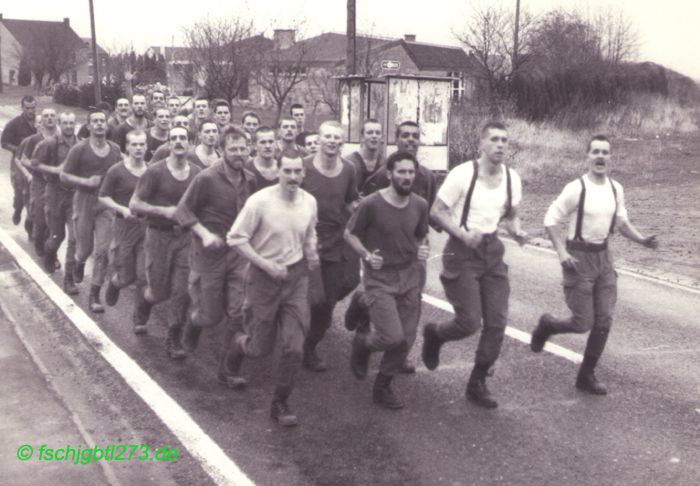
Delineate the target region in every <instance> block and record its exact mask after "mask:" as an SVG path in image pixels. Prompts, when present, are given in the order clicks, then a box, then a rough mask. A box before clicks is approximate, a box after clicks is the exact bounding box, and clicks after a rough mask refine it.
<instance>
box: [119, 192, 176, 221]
mask: <svg viewBox="0 0 700 486" xmlns="http://www.w3.org/2000/svg"><path fill="white" fill-rule="evenodd" d="M129 209H131V210H132V211H134V212H135V213H139V214H147V215H151V216H162V217H164V218H168V219H172V220H173V221H174V220H175V210H176V209H177V206H154V205H152V204H149V203H147V202H146V201H144V200H143V199H141V198H139V196H138V194H136V193H135V192H134V195H133V196H131V200H130V201H129Z"/></svg>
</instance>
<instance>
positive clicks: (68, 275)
mask: <svg viewBox="0 0 700 486" xmlns="http://www.w3.org/2000/svg"><path fill="white" fill-rule="evenodd" d="M58 126H59V133H58V134H57V135H55V136H53V137H50V138H47V139H46V140H44V141H43V142H40V143H39V145H37V147H36V151H35V154H34V155H35V157H34V159H33V162H34V168H35V169H36V170H37V171H39V172H42V173H43V174H44V177H45V178H46V190H45V203H44V212H45V213H46V225H47V228H48V233H47V239H46V243H45V244H44V250H45V254H44V268H45V269H46V271H48V272H53V271H54V270H55V269H56V267H57V266H58V265H57V253H58V249H59V248H60V247H61V243H63V240H64V239H66V236H67V237H68V244H67V247H66V262H65V263H66V266H65V271H64V278H63V290H64V292H66V293H67V294H68V295H77V294H78V288H77V287H76V286H75V283H74V282H73V268H74V267H75V233H74V230H73V189H72V188H71V187H69V186H67V185H66V184H62V183H61V181H60V180H59V174H60V173H61V166H62V165H63V163H64V161H65V160H66V156H67V155H68V151H69V150H70V149H71V148H72V147H73V146H74V145H75V144H76V143H78V139H77V137H76V136H75V114H74V113H61V114H60V115H59V117H58Z"/></svg>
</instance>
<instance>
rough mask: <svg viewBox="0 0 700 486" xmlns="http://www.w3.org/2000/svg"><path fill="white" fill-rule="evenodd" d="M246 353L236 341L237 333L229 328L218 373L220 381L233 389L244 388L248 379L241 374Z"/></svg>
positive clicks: (225, 334) (226, 332)
mask: <svg viewBox="0 0 700 486" xmlns="http://www.w3.org/2000/svg"><path fill="white" fill-rule="evenodd" d="M243 358H244V354H243V352H242V350H241V349H240V346H239V345H238V343H237V341H236V333H234V331H233V330H231V329H227V330H226V331H225V333H224V345H223V350H222V353H221V359H220V360H219V371H218V372H217V374H216V377H217V379H218V380H219V383H221V384H222V385H226V386H227V387H229V388H231V389H233V390H243V389H244V388H245V387H246V386H247V385H248V380H246V379H245V378H244V377H243V376H241V365H242V364H243Z"/></svg>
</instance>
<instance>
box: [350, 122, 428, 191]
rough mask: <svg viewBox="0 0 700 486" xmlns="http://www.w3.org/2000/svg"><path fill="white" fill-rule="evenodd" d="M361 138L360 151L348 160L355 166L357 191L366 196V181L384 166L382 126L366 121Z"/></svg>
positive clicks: (378, 123) (352, 154)
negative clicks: (364, 187)
mask: <svg viewBox="0 0 700 486" xmlns="http://www.w3.org/2000/svg"><path fill="white" fill-rule="evenodd" d="M360 136H361V137H362V138H361V140H360V150H358V151H356V152H353V153H351V154H350V155H348V157H347V159H348V160H349V161H350V162H352V163H354V164H355V173H356V174H357V190H358V192H359V193H360V194H363V195H364V190H363V186H364V184H365V181H367V179H368V178H369V177H371V176H372V175H374V174H375V173H376V172H377V171H378V170H379V169H380V168H381V167H382V165H384V164H383V160H382V159H383V157H382V141H383V137H382V124H381V123H380V122H379V120H376V119H374V118H369V119H367V120H365V122H364V123H363V124H362V129H361V130H360ZM399 151H400V149H399ZM414 156H415V153H414ZM372 192H374V191H372Z"/></svg>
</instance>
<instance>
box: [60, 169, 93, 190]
mask: <svg viewBox="0 0 700 486" xmlns="http://www.w3.org/2000/svg"><path fill="white" fill-rule="evenodd" d="M59 179H60V180H61V182H63V183H65V184H70V185H72V186H78V187H87V188H88V189H95V188H96V187H99V186H100V183H101V182H102V177H100V176H98V175H94V176H90V177H80V176H77V175H73V174H68V173H66V172H65V171H64V170H63V168H61V172H60V173H59Z"/></svg>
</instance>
